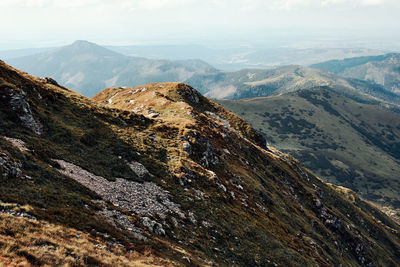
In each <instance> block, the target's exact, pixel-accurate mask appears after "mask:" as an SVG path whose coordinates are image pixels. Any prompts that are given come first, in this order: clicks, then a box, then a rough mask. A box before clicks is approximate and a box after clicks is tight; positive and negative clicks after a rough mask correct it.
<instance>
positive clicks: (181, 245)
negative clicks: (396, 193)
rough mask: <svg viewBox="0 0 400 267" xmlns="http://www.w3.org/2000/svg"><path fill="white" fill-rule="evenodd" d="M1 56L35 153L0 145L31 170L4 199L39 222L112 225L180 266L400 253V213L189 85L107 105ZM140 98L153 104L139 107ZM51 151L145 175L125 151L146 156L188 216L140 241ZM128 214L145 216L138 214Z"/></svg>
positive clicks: (85, 228) (11, 133)
mask: <svg viewBox="0 0 400 267" xmlns="http://www.w3.org/2000/svg"><path fill="white" fill-rule="evenodd" d="M0 64H1V65H0V77H1V78H2V80H1V84H0V93H1V95H2V96H5V97H2V98H0V99H1V101H2V103H1V105H0V116H1V120H0V122H1V127H0V135H2V136H4V135H5V136H8V137H14V138H19V139H22V140H23V141H25V142H26V144H27V147H28V148H29V149H30V151H25V152H21V151H19V150H18V149H16V148H15V147H14V146H12V144H11V143H10V142H8V141H6V140H5V139H3V138H0V146H1V147H0V149H1V150H2V151H5V152H6V153H7V154H8V155H9V157H10V158H11V159H12V160H14V161H18V162H21V163H22V171H23V174H24V175H29V176H31V177H32V181H30V180H28V179H22V178H18V177H4V176H2V177H0V183H1V187H0V188H1V190H0V199H1V200H2V201H4V202H13V203H20V204H24V205H30V207H31V210H30V213H31V214H32V215H34V216H36V217H37V218H38V219H40V220H46V221H48V222H49V223H51V224H56V225H61V226H62V227H71V228H75V229H77V230H79V231H82V232H85V233H89V234H90V236H91V237H96V236H97V235H98V232H103V233H108V234H109V235H111V237H110V238H116V239H117V240H119V242H121V243H122V244H123V245H124V247H125V249H126V250H129V249H133V250H136V251H139V252H140V251H142V252H143V251H150V256H151V255H156V256H162V257H163V258H168V259H171V260H173V261H174V262H175V264H178V263H181V264H188V259H189V260H190V263H191V264H192V265H205V264H206V263H210V261H211V262H214V263H216V264H218V265H232V264H238V265H264V266H265V265H270V264H273V263H277V264H279V265H285V266H287V265H295V264H298V265H316V264H320V265H338V264H340V263H342V264H344V265H346V266H358V265H362V264H367V263H369V262H373V263H374V264H375V265H395V262H398V261H399V258H400V255H398V252H397V251H398V247H399V237H398V233H397V231H398V230H399V228H398V226H397V225H396V224H394V223H393V222H392V221H391V220H390V219H389V218H387V217H386V216H385V215H383V214H381V213H379V212H378V211H377V210H376V209H374V208H373V207H371V206H369V205H368V204H366V203H364V202H362V201H360V200H359V199H357V198H356V197H354V196H353V197H352V198H351V199H352V200H351V201H349V200H347V198H349V194H348V193H346V194H344V195H343V194H342V193H339V192H337V190H336V189H335V188H334V187H332V186H329V185H327V184H325V183H323V182H322V181H320V180H319V179H318V178H316V177H315V176H313V175H312V174H311V173H310V172H308V171H307V170H306V169H305V168H303V167H302V166H301V165H300V164H299V163H298V162H297V161H295V160H294V159H292V158H291V157H289V156H286V155H284V154H281V153H280V152H279V151H276V150H274V149H271V150H264V149H262V147H260V146H257V145H256V144H255V143H257V144H259V145H262V138H261V137H260V136H258V135H257V134H256V133H255V131H254V130H253V129H252V128H251V127H250V126H249V125H248V124H246V123H245V122H244V121H243V120H241V119H239V118H238V117H237V116H235V115H233V114H231V113H229V112H227V111H226V110H224V109H222V108H220V107H219V106H218V105H216V104H213V103H212V102H210V101H208V100H207V99H206V98H204V97H202V96H201V95H200V94H198V93H197V92H196V91H194V90H193V89H192V88H190V87H188V86H186V85H183V84H161V85H162V86H163V87H160V85H158V84H154V85H148V86H145V87H146V88H147V90H146V91H144V92H141V93H139V94H137V95H134V96H132V97H133V98H134V99H129V98H127V97H121V98H118V96H116V97H115V100H116V101H119V102H115V105H116V106H115V107H113V106H106V107H102V106H98V105H96V104H95V103H94V102H93V101H91V100H89V99H87V98H84V97H82V96H80V95H77V94H76V93H73V92H71V91H69V90H66V89H64V88H61V87H58V86H55V85H51V84H49V83H47V82H46V81H45V80H42V79H38V78H34V77H31V76H28V75H26V74H23V73H21V72H18V71H16V70H14V69H12V68H10V67H8V66H6V65H5V64H3V63H0ZM160 88H163V89H164V90H161V89H160ZM21 89H22V90H24V92H25V93H26V96H27V99H29V103H30V106H31V109H32V111H33V113H34V116H35V118H36V119H37V120H40V122H41V123H42V124H43V125H44V127H43V132H44V133H43V134H42V135H41V136H37V135H35V134H34V133H32V132H31V131H30V130H29V129H26V128H24V127H22V126H21V123H20V120H19V119H18V117H17V116H16V115H18V112H22V111H19V110H14V111H11V109H10V107H9V106H8V105H9V103H10V102H9V101H10V99H9V98H8V95H9V92H10V90H11V91H12V92H14V93H15V92H18V91H19V90H21ZM119 90H120V91H121V90H122V89H120V88H119V89H109V90H107V91H105V92H103V97H100V96H99V99H97V100H98V101H99V103H102V102H104V101H107V100H108V99H109V97H110V96H112V95H114V93H115V91H119ZM129 90H132V89H130V88H127V89H126V91H125V93H129ZM122 91H123V90H122ZM121 94H122V93H121ZM196 99H197V100H196ZM128 100H135V101H136V102H135V103H136V106H135V107H131V106H129V104H130V102H129V101H128ZM168 101H169V102H168ZM144 104H146V105H144ZM142 105H143V106H142ZM116 108H118V109H116ZM132 108H142V110H138V111H137V112H136V114H135V113H133V112H132ZM149 109H150V110H153V109H154V111H155V112H159V113H160V115H159V116H158V117H155V118H146V117H144V116H142V115H140V114H143V115H148V113H149V112H148V111H149ZM206 111H209V112H213V113H214V114H216V115H218V116H219V117H221V118H222V119H224V120H226V121H227V122H228V123H229V124H227V123H226V122H225V121H223V120H221V119H218V117H216V116H215V115H212V114H211V113H206ZM229 125H230V126H229ZM185 140H186V141H185ZM183 142H189V143H190V144H191V147H192V153H191V154H189V153H187V152H185V151H184V150H183V149H182V145H183ZM226 151H228V152H229V153H228V152H226ZM51 158H56V159H64V160H67V161H69V162H72V163H74V164H76V165H79V166H82V167H84V168H85V169H87V170H88V171H90V172H92V173H94V174H97V175H102V176H104V177H106V178H108V179H110V180H113V179H114V178H115V177H125V178H126V179H131V180H136V181H140V180H141V179H140V178H139V177H137V176H136V175H135V174H134V173H133V172H132V171H130V169H129V168H126V166H125V165H124V164H122V163H121V162H124V161H123V160H121V158H122V159H126V160H137V161H140V162H141V163H142V164H144V165H145V166H146V168H147V169H148V170H149V171H150V172H151V173H152V174H153V175H154V176H153V177H147V178H146V179H149V180H151V181H153V182H154V183H156V184H158V185H160V186H162V187H163V188H164V189H166V190H168V191H169V192H170V195H171V199H172V200H173V201H174V202H176V203H179V204H180V205H181V209H182V210H183V211H184V212H185V215H186V218H185V219H183V218H181V219H178V226H173V224H172V223H170V220H172V218H171V217H168V218H167V219H166V221H165V222H163V221H161V219H160V218H152V219H154V220H158V221H160V222H162V223H163V224H164V227H165V230H166V235H165V236H154V235H152V234H149V235H148V238H149V239H148V241H146V242H144V241H139V240H136V239H135V238H134V237H132V236H130V235H129V233H127V232H123V231H120V230H117V229H116V228H115V227H113V226H112V225H109V224H107V223H105V221H103V220H101V219H100V218H99V217H98V216H96V214H95V212H96V210H97V209H99V207H98V206H97V204H96V202H93V201H92V200H96V199H99V196H97V195H96V194H95V193H93V192H90V191H89V190H88V189H86V188H84V187H83V186H81V185H80V184H78V183H76V182H75V181H73V180H71V179H69V178H68V177H66V176H63V175H61V174H60V173H59V172H58V171H57V170H56V168H54V167H51V165H53V166H55V167H57V164H55V163H54V162H53V161H52V160H51ZM49 164H50V165H49ZM210 171H213V172H214V173H215V174H216V175H217V176H218V179H216V178H215V176H214V175H213V173H212V172H210ZM224 188H225V189H224ZM199 191H201V192H202V193H203V194H200V193H199ZM108 205H109V208H112V209H115V210H120V209H118V207H114V206H112V205H111V204H110V203H109V204H108ZM120 212H123V213H126V212H127V211H123V210H120ZM190 212H191V213H193V214H192V216H191V215H190ZM129 215H130V216H131V217H133V220H134V221H138V220H139V218H138V216H137V215H136V214H135V213H131V214H129ZM372 215H375V216H377V217H373V216H372ZM378 219H379V221H380V222H378ZM20 223H21V224H23V223H25V222H22V221H21V222H20ZM44 226H45V225H43V227H44ZM139 226H141V225H140V224H138V227H139ZM17 229H18V228H17ZM38 231H41V230H40V229H39V230H38ZM43 231H44V232H47V231H46V229H45V228H44V229H43ZM16 236H21V233H18V234H16ZM103 236H104V235H103ZM111 240H112V239H111ZM16 241H18V242H19V240H16ZM334 241H336V243H335V242H334ZM28 250H29V249H28ZM21 257H25V258H26V260H28V261H29V260H30V259H31V258H30V257H27V256H26V255H25V256H24V254H22V256H21ZM31 260H32V259H31ZM98 260H100V259H98Z"/></svg>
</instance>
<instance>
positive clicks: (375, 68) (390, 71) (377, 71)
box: [311, 54, 400, 95]
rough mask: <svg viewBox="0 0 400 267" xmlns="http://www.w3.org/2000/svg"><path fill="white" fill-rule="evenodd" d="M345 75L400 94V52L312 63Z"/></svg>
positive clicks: (317, 66) (320, 67) (316, 66)
mask: <svg viewBox="0 0 400 267" xmlns="http://www.w3.org/2000/svg"><path fill="white" fill-rule="evenodd" d="M311 67H313V68H319V69H324V70H327V71H330V72H333V73H335V74H337V75H340V76H343V77H350V78H356V79H360V80H366V81H369V82H373V83H375V84H379V85H381V86H383V87H384V88H385V89H386V90H388V91H391V92H393V93H395V94H397V95H400V54H386V55H381V56H369V57H355V58H346V59H343V60H331V61H326V62H322V63H318V64H314V65H311Z"/></svg>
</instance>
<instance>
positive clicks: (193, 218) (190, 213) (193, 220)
mask: <svg viewBox="0 0 400 267" xmlns="http://www.w3.org/2000/svg"><path fill="white" fill-rule="evenodd" d="M189 220H190V222H191V223H193V224H196V223H197V220H196V218H195V217H194V214H193V212H189Z"/></svg>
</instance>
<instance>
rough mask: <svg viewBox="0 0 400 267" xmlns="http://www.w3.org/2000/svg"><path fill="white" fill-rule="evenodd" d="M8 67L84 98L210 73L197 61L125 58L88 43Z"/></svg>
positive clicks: (17, 61)
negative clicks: (118, 88)
mask: <svg viewBox="0 0 400 267" xmlns="http://www.w3.org/2000/svg"><path fill="white" fill-rule="evenodd" d="M7 62H8V63H9V64H12V65H13V66H16V67H18V68H20V69H22V70H24V71H26V72H28V73H30V74H33V75H36V76H39V77H51V78H53V79H55V80H57V81H58V82H59V83H60V84H62V85H64V86H67V87H69V88H72V89H74V90H76V91H78V92H79V93H81V94H83V95H86V96H93V95H95V94H97V93H98V92H100V91H101V90H102V89H104V88H105V87H110V86H125V85H130V86H135V85H141V84H145V83H150V82H156V81H157V82H164V81H184V80H186V79H187V78H189V77H191V76H192V75H193V74H194V73H196V72H199V73H204V72H206V71H207V70H209V69H213V68H212V67H211V66H210V65H208V64H207V63H205V62H203V61H200V60H181V61H167V60H154V59H147V58H142V57H130V56H125V55H122V54H119V53H116V52H113V51H111V50H109V49H106V48H104V47H101V46H99V45H96V44H94V43H90V42H87V41H76V42H74V43H73V44H71V45H68V46H65V47H61V48H56V49H53V50H50V51H46V52H43V53H40V54H35V55H30V56H26V57H21V58H10V59H8V60H7Z"/></svg>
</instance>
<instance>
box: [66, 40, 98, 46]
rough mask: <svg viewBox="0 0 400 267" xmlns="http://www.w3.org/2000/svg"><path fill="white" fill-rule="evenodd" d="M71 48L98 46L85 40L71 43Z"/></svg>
mask: <svg viewBox="0 0 400 267" xmlns="http://www.w3.org/2000/svg"><path fill="white" fill-rule="evenodd" d="M71 46H81V47H82V46H86V47H88V46H98V45H97V44H95V43H92V42H89V41H87V40H76V41H75V42H73V43H72V44H71Z"/></svg>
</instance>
